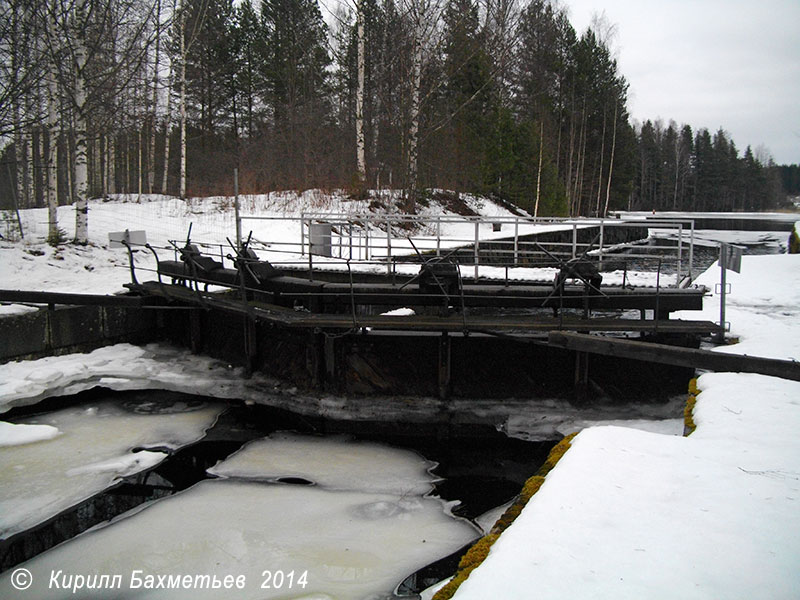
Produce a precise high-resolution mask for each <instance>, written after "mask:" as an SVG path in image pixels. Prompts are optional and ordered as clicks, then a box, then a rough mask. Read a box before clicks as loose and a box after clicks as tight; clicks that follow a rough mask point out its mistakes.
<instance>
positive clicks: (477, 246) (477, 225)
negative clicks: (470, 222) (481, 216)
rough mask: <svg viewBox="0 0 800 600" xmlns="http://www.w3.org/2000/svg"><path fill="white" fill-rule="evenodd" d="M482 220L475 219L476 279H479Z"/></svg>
mask: <svg viewBox="0 0 800 600" xmlns="http://www.w3.org/2000/svg"><path fill="white" fill-rule="evenodd" d="M480 226H481V224H480V221H479V220H478V219H475V281H476V282H477V281H478V263H479V261H480Z"/></svg>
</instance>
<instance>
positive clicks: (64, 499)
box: [0, 392, 224, 539]
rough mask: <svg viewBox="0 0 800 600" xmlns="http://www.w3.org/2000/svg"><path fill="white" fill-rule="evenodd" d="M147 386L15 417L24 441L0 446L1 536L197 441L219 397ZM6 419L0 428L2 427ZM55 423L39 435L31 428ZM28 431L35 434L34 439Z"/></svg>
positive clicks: (211, 419)
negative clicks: (177, 394) (203, 399)
mask: <svg viewBox="0 0 800 600" xmlns="http://www.w3.org/2000/svg"><path fill="white" fill-rule="evenodd" d="M149 396H150V395H149V394H148V393H146V392H144V393H142V394H137V396H136V397H135V398H130V399H128V400H127V401H126V402H125V403H124V404H123V405H120V404H119V403H114V402H111V401H99V402H96V403H92V404H90V405H82V406H80V407H73V408H66V409H63V410H59V411H55V412H51V413H47V414H42V415H38V416H34V417H28V418H26V419H22V420H21V421H22V423H21V424H19V425H17V426H16V427H20V428H22V431H28V433H24V434H22V435H28V436H30V443H24V444H23V443H22V442H20V444H19V445H13V446H5V447H2V448H0V481H2V482H3V485H2V486H0V539H6V538H8V537H10V536H12V535H14V534H16V533H19V532H21V531H25V530H26V529H29V528H31V527H34V526H35V525H37V524H39V523H42V522H44V521H46V520H47V519H49V518H51V517H54V516H56V515H58V514H59V513H61V512H63V511H64V510H66V509H68V508H70V507H72V506H74V505H76V504H79V503H80V502H82V501H83V500H86V499H87V498H90V497H92V496H94V495H95V494H97V493H99V492H101V491H103V490H104V489H106V488H108V487H110V486H111V485H113V484H114V483H116V482H117V481H119V480H120V479H121V478H123V477H127V476H129V475H133V474H135V473H138V472H140V471H145V470H147V469H150V468H152V467H154V466H155V465H157V464H158V463H159V462H161V461H162V460H164V458H166V457H167V454H165V453H164V452H160V451H158V452H156V451H147V450H141V451H136V450H138V449H142V448H148V447H149V448H159V449H162V448H171V449H177V448H180V447H181V446H184V445H186V444H190V443H192V442H195V441H197V440H198V439H200V438H202V437H203V435H204V434H205V430H206V429H208V428H209V427H210V426H211V425H213V423H214V422H215V420H216V418H217V416H218V415H219V414H220V413H221V412H222V410H223V408H224V407H223V406H222V405H219V404H218V405H211V404H200V405H197V406H190V405H187V404H186V403H185V402H183V401H178V400H170V401H168V402H166V403H163V402H155V401H153V400H152V399H151V398H150V397H149ZM4 430H5V427H4V428H3V429H2V430H0V431H4ZM40 430H44V431H45V432H47V433H50V432H52V431H55V432H56V433H57V434H58V435H56V436H51V437H50V438H49V439H45V438H44V437H43V436H41V435H39V434H38V433H37V432H39V431H40ZM34 436H38V438H37V439H38V441H35V442H34V439H33V438H34Z"/></svg>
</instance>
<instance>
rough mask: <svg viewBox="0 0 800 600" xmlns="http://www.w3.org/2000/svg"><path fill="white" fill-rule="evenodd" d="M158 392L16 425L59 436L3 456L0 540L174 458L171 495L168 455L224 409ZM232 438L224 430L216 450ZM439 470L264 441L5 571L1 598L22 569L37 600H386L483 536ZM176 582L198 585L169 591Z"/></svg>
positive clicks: (368, 448) (371, 454) (386, 457)
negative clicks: (447, 495) (442, 488)
mask: <svg viewBox="0 0 800 600" xmlns="http://www.w3.org/2000/svg"><path fill="white" fill-rule="evenodd" d="M159 395H160V394H159V392H147V393H146V396H149V397H150V398H152V400H151V401H147V400H145V399H144V398H145V397H146V396H144V395H143V394H142V393H139V394H137V395H136V396H137V397H138V400H136V401H132V400H131V399H130V394H127V395H122V396H118V397H117V399H116V401H115V400H114V399H106V400H102V401H96V402H89V403H88V404H87V403H83V404H80V405H78V406H72V407H70V408H66V409H63V410H58V411H54V412H50V413H46V414H42V415H36V416H31V417H27V418H25V419H18V421H25V422H27V423H37V424H47V425H50V426H51V427H53V428H55V429H56V430H57V434H56V435H55V437H49V435H50V434H49V433H47V432H45V433H46V435H42V433H41V432H37V435H38V436H39V437H36V436H32V437H31V440H30V441H29V442H28V443H23V444H17V445H14V446H7V447H2V448H0V465H2V466H0V474H1V476H2V479H3V483H4V485H3V486H2V487H1V488H0V490H2V491H0V515H2V517H1V518H2V523H3V526H4V530H3V531H4V534H3V535H4V538H9V537H11V536H13V534H15V533H19V532H20V531H22V530H25V529H28V528H29V527H32V526H34V525H36V524H38V523H41V522H43V521H45V520H47V519H48V518H52V517H53V516H55V515H56V514H58V513H60V512H63V511H65V510H67V509H68V508H69V507H71V506H73V505H75V504H78V503H80V502H81V501H83V500H84V499H86V498H87V497H89V496H91V495H93V494H97V493H98V492H100V491H101V490H103V489H105V488H107V487H109V486H111V485H113V484H114V483H116V482H118V481H119V480H120V479H121V478H123V477H126V476H129V475H131V474H133V473H136V472H139V471H142V470H146V469H149V468H153V467H155V466H156V465H160V464H161V463H162V461H165V459H166V462H163V464H162V465H161V466H159V470H158V471H156V472H154V476H153V479H154V480H156V481H161V482H164V483H166V481H165V480H164V479H163V478H162V477H161V476H160V475H158V472H163V473H165V474H169V472H170V468H169V464H168V462H169V459H168V458H167V457H168V454H167V452H172V451H174V450H176V449H178V448H180V447H182V446H186V445H187V444H190V443H191V442H195V441H197V440H198V439H199V438H201V437H202V436H203V433H204V431H205V430H206V429H208V428H209V427H211V426H212V424H213V423H214V422H215V420H216V419H217V418H218V416H219V414H220V413H221V412H222V410H223V407H222V405H219V404H213V403H203V402H199V401H198V402H195V403H192V402H188V403H187V402H177V403H176V402H160V401H158V400H157V399H158V397H159ZM229 420H230V419H229ZM234 430H235V427H230V423H228V426H227V427H225V426H223V427H222V431H221V432H217V437H219V436H220V435H221V436H222V437H225V436H226V435H229V434H231V432H232V431H234ZM252 435H254V432H253V431H250V432H248V433H247V434H246V436H252ZM246 436H245V437H246ZM215 443H218V442H215ZM239 443H241V441H239ZM233 445H234V446H235V445H236V443H234V444H233ZM225 447H226V448H230V447H231V445H230V444H228V445H226V446H225ZM145 448H152V450H146V449H145ZM134 449H136V450H137V451H136V452H134V451H133V450H134ZM191 451H192V448H185V449H184V451H183V452H189V453H191ZM223 453H224V452H223ZM195 458H196V457H195ZM200 460H201V462H202V457H201V459H200ZM195 462H196V461H195ZM435 466H436V463H435V462H432V461H430V460H427V459H425V458H423V457H422V456H421V455H419V454H418V453H416V452H413V451H410V450H403V449H399V448H392V447H389V446H386V445H382V444H378V443H373V442H357V441H354V440H353V439H352V438H347V437H343V436H334V437H320V436H311V435H301V434H290V433H273V434H270V435H269V436H266V437H263V436H262V437H259V438H257V439H253V440H252V441H250V442H248V443H246V444H245V445H244V446H242V447H241V448H240V449H239V450H238V451H237V452H234V453H233V454H232V455H230V456H228V457H227V458H225V459H223V460H221V461H219V462H218V463H217V464H215V465H214V466H213V467H212V468H209V469H208V476H209V477H211V478H210V479H205V480H201V481H199V482H197V483H196V484H195V485H192V486H191V487H189V488H188V489H185V490H183V491H180V492H178V493H176V494H174V495H171V496H167V497H163V498H160V499H157V500H155V501H151V502H147V503H145V504H142V505H140V506H138V507H136V508H134V509H132V510H130V511H128V512H125V513H123V514H121V515H119V516H118V517H116V518H115V519H113V520H112V521H111V522H108V523H102V524H100V525H99V526H97V527H95V528H93V529H90V530H89V531H86V532H84V533H83V534H81V535H78V536H76V537H74V538H73V539H71V540H68V541H66V542H64V543H62V544H61V545H59V546H57V547H55V548H52V549H50V550H48V551H46V552H44V553H42V554H40V555H38V556H36V557H34V558H32V559H31V560H28V561H27V562H25V563H22V564H19V565H16V567H15V568H14V569H9V570H7V571H6V572H5V573H4V574H3V575H2V576H0V597H8V594H7V592H8V593H10V592H11V591H12V590H13V587H12V586H13V583H14V580H12V579H11V577H12V574H13V573H14V572H15V570H16V569H18V568H24V569H27V570H28V571H29V572H30V573H31V575H32V581H33V583H32V585H31V588H30V589H29V590H28V593H29V594H30V595H31V597H36V598H63V597H66V596H70V597H78V598H81V597H83V598H107V597H109V595H111V596H113V597H137V598H139V597H147V598H150V597H158V598H160V597H166V598H194V597H209V598H212V597H213V598H219V597H225V598H316V599H328V598H337V599H343V600H345V599H350V598H352V599H359V600H360V599H365V598H389V597H392V594H393V591H394V590H395V588H396V587H397V585H398V584H399V583H401V582H402V581H403V580H404V579H405V578H406V577H408V576H409V575H410V574H412V573H414V572H415V571H417V570H419V569H421V568H423V567H425V566H426V565H428V564H430V563H433V562H435V561H437V560H439V559H440V558H443V557H445V556H448V555H450V554H452V553H453V552H456V551H457V550H459V549H460V548H462V547H464V546H465V545H466V544H468V543H469V542H471V541H472V540H474V539H475V538H476V537H477V536H478V535H480V531H479V530H478V528H477V527H476V526H475V525H473V524H472V523H470V522H469V521H467V520H466V519H463V518H459V517H456V516H454V515H453V514H452V512H451V510H450V509H451V503H449V502H446V501H444V500H442V499H440V498H438V497H436V495H435V494H432V492H433V491H434V483H435V482H436V481H437V479H438V478H437V477H436V476H435V475H433V474H431V471H432V469H433V468H434V467H435ZM175 468H176V467H172V471H174V470H175ZM178 468H179V467H178ZM201 470H202V465H201ZM104 575H106V576H108V577H106V578H103V576H104ZM117 575H118V576H119V578H117V579H114V576H117ZM177 576H180V577H181V578H185V577H186V576H189V578H188V579H185V580H184V579H180V581H178V579H174V580H172V583H169V581H170V580H169V578H170V577H177ZM206 576H209V577H211V579H206ZM227 576H231V577H232V579H228V580H226V579H225V578H226V577H227ZM214 577H217V578H218V579H217V581H219V582H220V585H222V586H223V588H222V590H223V591H222V592H221V590H220V588H217V589H215V588H214V583H215V580H214ZM159 578H162V579H159ZM226 581H227V582H228V583H231V582H232V583H231V585H232V587H231V589H225V585H226ZM161 583H163V584H164V585H163V586H162V585H160V584H161ZM184 583H186V584H188V585H186V586H185V585H184ZM173 584H174V585H173ZM109 586H112V588H111V589H109ZM209 586H210V587H209ZM65 588H69V589H65ZM92 588H94V589H92ZM73 590H74V591H75V593H74V594H73ZM221 594H222V595H221Z"/></svg>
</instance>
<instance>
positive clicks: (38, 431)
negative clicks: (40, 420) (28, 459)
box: [0, 421, 61, 446]
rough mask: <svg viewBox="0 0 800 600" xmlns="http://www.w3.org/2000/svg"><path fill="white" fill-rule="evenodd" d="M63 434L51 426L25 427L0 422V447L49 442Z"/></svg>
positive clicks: (18, 424) (19, 424)
mask: <svg viewBox="0 0 800 600" xmlns="http://www.w3.org/2000/svg"><path fill="white" fill-rule="evenodd" d="M60 434H61V432H60V431H59V430H58V428H57V427H53V426H51V425H23V424H21V423H6V422H5V421H0V446H20V445H22V444H32V443H34V442H40V441H42V440H49V439H52V438H54V437H56V436H57V435H60Z"/></svg>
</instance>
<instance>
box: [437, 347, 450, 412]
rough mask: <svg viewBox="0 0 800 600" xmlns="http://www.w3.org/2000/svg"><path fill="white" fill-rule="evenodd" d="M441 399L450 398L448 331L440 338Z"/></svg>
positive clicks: (439, 370)
mask: <svg viewBox="0 0 800 600" xmlns="http://www.w3.org/2000/svg"><path fill="white" fill-rule="evenodd" d="M438 372H439V399H441V400H446V399H447V398H448V397H449V396H450V336H449V335H448V334H447V332H446V331H443V332H442V335H441V337H440V338H439V368H438Z"/></svg>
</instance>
